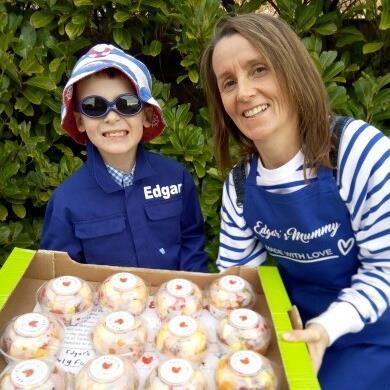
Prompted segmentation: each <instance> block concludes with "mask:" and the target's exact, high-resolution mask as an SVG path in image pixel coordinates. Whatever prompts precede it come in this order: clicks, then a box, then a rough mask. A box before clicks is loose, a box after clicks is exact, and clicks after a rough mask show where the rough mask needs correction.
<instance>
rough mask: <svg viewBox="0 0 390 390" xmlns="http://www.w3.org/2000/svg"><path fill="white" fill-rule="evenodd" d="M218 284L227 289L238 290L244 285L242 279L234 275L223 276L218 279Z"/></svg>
mask: <svg viewBox="0 0 390 390" xmlns="http://www.w3.org/2000/svg"><path fill="white" fill-rule="evenodd" d="M219 284H220V286H221V287H222V288H223V289H225V290H227V291H240V290H242V289H243V288H244V287H245V281H244V279H243V278H240V277H239V276H235V275H228V276H223V277H222V278H221V279H220V281H219Z"/></svg>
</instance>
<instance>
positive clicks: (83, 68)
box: [61, 44, 165, 144]
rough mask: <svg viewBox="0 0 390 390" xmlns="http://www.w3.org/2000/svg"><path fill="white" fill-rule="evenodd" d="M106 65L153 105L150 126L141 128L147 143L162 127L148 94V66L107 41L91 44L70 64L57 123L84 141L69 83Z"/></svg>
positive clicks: (150, 79)
mask: <svg viewBox="0 0 390 390" xmlns="http://www.w3.org/2000/svg"><path fill="white" fill-rule="evenodd" d="M107 68H116V69H119V70H120V71H121V72H123V73H124V74H125V75H126V76H127V77H128V78H129V79H130V81H131V82H132V84H133V86H134V88H135V89H136V92H137V95H138V97H139V98H140V99H141V100H142V102H143V103H147V104H148V105H149V106H150V107H152V108H153V119H152V124H151V126H150V127H144V132H143V136H142V140H143V141H144V142H147V141H150V140H152V139H153V138H155V137H157V136H158V135H160V134H161V133H162V131H163V130H164V127H165V123H164V119H163V115H162V111H161V108H160V105H159V104H158V102H157V101H156V100H155V99H154V98H153V96H152V93H151V91H152V78H151V76H150V73H149V70H148V68H147V67H146V66H145V64H143V63H142V62H141V61H139V60H137V59H136V58H134V57H132V56H131V55H129V54H126V53H125V52H124V51H123V50H121V49H118V48H117V47H115V46H113V45H107V44H99V45H96V46H94V47H92V48H91V49H90V50H89V51H88V53H86V54H84V55H83V56H82V57H81V58H80V59H79V60H78V61H77V63H76V65H75V66H74V68H73V71H72V74H71V76H70V78H69V80H68V82H67V83H66V85H65V88H64V92H63V95H62V107H61V125H62V127H63V129H64V130H65V131H66V132H67V133H68V134H69V135H70V136H71V137H72V138H73V139H74V140H75V141H76V142H78V143H80V144H85V142H86V140H87V136H86V133H85V132H83V133H81V132H80V131H78V129H77V125H76V120H75V117H74V105H75V102H74V99H73V85H74V84H75V83H77V82H78V81H79V80H81V79H83V78H84V77H87V76H90V75H91V74H93V73H96V72H99V71H101V70H103V69H107Z"/></svg>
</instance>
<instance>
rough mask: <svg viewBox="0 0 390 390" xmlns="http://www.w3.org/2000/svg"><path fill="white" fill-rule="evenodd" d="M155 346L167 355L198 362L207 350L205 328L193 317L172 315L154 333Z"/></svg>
mask: <svg viewBox="0 0 390 390" xmlns="http://www.w3.org/2000/svg"><path fill="white" fill-rule="evenodd" d="M156 348H157V350H158V351H159V352H160V353H162V354H164V355H167V356H168V357H172V358H182V359H188V360H190V361H193V362H199V361H201V360H202V359H203V357H204V355H205V352H206V350H207V335H206V330H205V329H204V327H203V325H202V323H201V322H200V321H199V320H197V319H195V318H193V317H189V316H176V317H173V318H172V319H170V320H169V321H168V322H164V323H163V324H162V325H161V327H160V329H159V331H158V333H157V335H156Z"/></svg>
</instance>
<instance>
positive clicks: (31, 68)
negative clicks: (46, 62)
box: [19, 56, 45, 76]
mask: <svg viewBox="0 0 390 390" xmlns="http://www.w3.org/2000/svg"><path fill="white" fill-rule="evenodd" d="M19 67H20V70H21V71H22V72H23V73H25V74H27V75H28V76H31V75H32V74H33V73H42V72H43V71H44V70H45V68H44V67H43V66H42V65H41V64H40V63H39V62H38V61H37V60H36V58H34V57H31V56H29V57H27V58H24V59H23V60H22V61H20V64H19Z"/></svg>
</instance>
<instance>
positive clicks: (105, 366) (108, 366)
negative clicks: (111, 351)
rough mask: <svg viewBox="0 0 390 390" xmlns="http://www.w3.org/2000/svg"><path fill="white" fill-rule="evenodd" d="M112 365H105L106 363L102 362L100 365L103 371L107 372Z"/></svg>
mask: <svg viewBox="0 0 390 390" xmlns="http://www.w3.org/2000/svg"><path fill="white" fill-rule="evenodd" d="M111 366H112V364H111V363H107V362H104V363H103V364H102V367H103V368H104V369H105V370H108V369H109V368H111Z"/></svg>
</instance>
